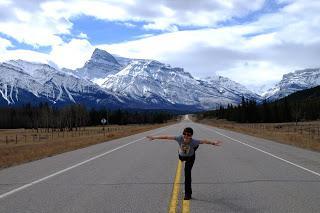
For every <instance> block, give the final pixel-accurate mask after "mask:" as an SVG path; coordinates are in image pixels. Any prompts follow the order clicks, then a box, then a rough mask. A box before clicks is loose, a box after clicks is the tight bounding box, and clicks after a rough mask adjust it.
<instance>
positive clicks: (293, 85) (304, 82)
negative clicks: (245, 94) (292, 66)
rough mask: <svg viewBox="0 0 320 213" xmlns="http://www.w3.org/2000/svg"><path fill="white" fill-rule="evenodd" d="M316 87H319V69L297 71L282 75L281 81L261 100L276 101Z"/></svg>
mask: <svg viewBox="0 0 320 213" xmlns="http://www.w3.org/2000/svg"><path fill="white" fill-rule="evenodd" d="M318 85H320V68H317V69H304V70H297V71H295V72H292V73H288V74H285V75H283V77H282V80H281V81H280V82H279V83H277V84H276V85H275V87H273V88H271V89H269V90H268V92H267V93H266V94H265V95H264V96H263V98H265V99H268V100H276V99H280V98H283V97H285V96H288V95H290V94H291V93H294V92H297V91H299V90H304V89H308V88H311V87H315V86H318Z"/></svg>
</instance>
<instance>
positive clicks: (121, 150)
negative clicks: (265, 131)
mask: <svg viewBox="0 0 320 213" xmlns="http://www.w3.org/2000/svg"><path fill="white" fill-rule="evenodd" d="M187 126H191V127H192V128H193V129H194V132H195V133H194V138H199V139H219V140H221V141H223V144H222V146H220V147H215V146H211V145H200V148H199V149H198V150H197V152H196V162H195V164H194V167H193V170H192V178H193V199H192V200H191V201H190V202H189V203H188V208H189V209H183V210H184V211H186V212H187V211H188V210H190V212H320V153H317V152H312V151H307V150H303V149H299V148H296V147H292V146H288V145H283V144H278V143H275V142H272V141H268V140H264V139H259V138H255V137H251V136H248V135H244V134H240V133H235V132H231V131H227V130H222V129H217V128H212V127H209V126H205V125H201V124H197V123H193V122H191V121H189V120H185V121H183V122H180V123H178V124H175V125H172V126H168V127H164V128H160V129H156V130H152V131H148V132H145V133H141V134H137V135H133V136H129V137H125V138H122V139H118V140H114V141H109V142H106V143H102V144H98V145H94V146H91V147H88V148H84V149H80V150H76V151H72V152H68V153H64V154H60V155H57V156H53V157H49V158H46V159H43V160H39V161H34V162H31V163H27V164H23V165H20V166H15V167H11V168H8V169H3V170H1V171H0V212H1V213H5V212H13V213H18V212H54V213H56V212H77V213H79V212H90V213H91V212H139V213H140V212H152V213H153V212H168V209H169V204H170V202H171V199H172V191H173V184H174V180H175V175H176V170H177V165H178V158H177V149H178V145H177V143H176V142H174V141H173V142H169V141H164V140H157V141H156V140H155V141H149V140H147V139H146V138H145V136H147V135H160V134H161V135H164V134H165V135H178V134H181V132H182V130H183V128H184V127H187ZM181 176H182V177H181V182H183V170H182V173H181ZM178 185H179V186H180V191H179V196H178V203H177V212H180V211H182V205H183V203H182V201H181V199H182V198H183V184H178Z"/></svg>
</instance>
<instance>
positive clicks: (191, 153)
mask: <svg viewBox="0 0 320 213" xmlns="http://www.w3.org/2000/svg"><path fill="white" fill-rule="evenodd" d="M192 135H193V129H192V128H191V127H187V128H185V129H184V130H183V133H182V135H179V136H166V135H162V136H147V138H148V139H150V140H155V139H166V140H175V141H177V142H178V144H179V151H178V153H179V159H180V160H181V161H185V166H184V177H185V181H184V191H185V196H184V200H190V199H191V195H192V188H191V181H192V179H191V169H192V167H193V164H194V161H195V157H196V155H195V151H196V150H197V149H198V147H199V145H200V144H210V145H214V146H220V145H221V143H222V142H221V141H218V140H216V141H208V140H196V139H193V138H192Z"/></svg>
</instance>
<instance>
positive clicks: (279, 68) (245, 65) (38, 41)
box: [0, 0, 320, 86]
mask: <svg viewBox="0 0 320 213" xmlns="http://www.w3.org/2000/svg"><path fill="white" fill-rule="evenodd" d="M277 2H280V3H284V4H286V6H285V7H284V8H279V9H278V11H276V12H271V13H270V12H269V13H266V14H259V12H257V11H259V9H261V8H262V7H263V5H264V4H268V1H265V0H256V1H250V4H249V3H248V1H247V0H229V1H225V0H211V1H209V0H198V1H194V0H174V1H147V0H136V1H134V0H126V1H118V0H110V1H103V0H82V1H78V0H70V1H58V0H57V1H50V0H47V1H45V0H34V1H13V0H12V1H9V0H6V1H1V2H0V32H1V33H3V34H5V35H7V36H8V37H10V38H11V37H12V38H15V39H16V40H17V41H19V42H22V43H26V44H31V45H33V46H36V47H37V46H50V47H52V51H51V53H50V54H49V55H46V54H44V55H43V54H39V55H37V54H36V53H35V52H30V51H29V53H30V55H32V57H33V56H35V57H34V58H39V60H43V59H44V58H45V59H46V60H48V59H50V60H52V61H54V62H55V63H57V64H58V65H59V66H60V67H67V68H77V67H81V66H83V64H84V62H85V61H86V60H88V59H89V58H90V55H91V53H92V51H93V49H94V47H92V45H91V44H90V41H89V38H88V36H87V35H86V33H87V32H81V33H80V34H79V35H71V30H72V27H73V24H72V20H74V19H77V17H79V16H82V15H86V16H92V17H95V18H96V19H99V20H105V21H115V22H116V23H121V24H122V25H125V26H126V27H131V28H132V30H134V28H135V27H136V26H135V24H136V22H140V23H143V26H142V27H143V29H146V30H152V29H159V30H163V31H167V33H163V34H161V35H157V36H153V35H150V34H151V33H153V32H150V33H149V32H148V33H146V34H145V35H142V36H140V37H136V38H137V39H138V40H135V41H130V42H123V43H118V44H111V45H99V47H100V48H103V49H105V50H107V51H109V52H111V53H115V54H118V55H121V56H127V57H134V58H152V59H156V60H159V61H163V62H165V63H170V64H172V65H173V66H180V67H184V68H185V69H186V71H188V72H191V73H192V74H193V75H194V76H195V77H205V76H209V75H214V74H215V73H219V74H221V75H224V76H228V77H230V78H232V79H233V80H236V81H239V82H241V83H244V84H246V85H255V86H256V85H258V84H263V82H273V81H275V80H280V78H281V76H282V74H284V73H286V72H289V71H293V70H295V69H303V68H307V67H319V66H320V62H319V57H318V56H319V52H320V37H319V35H320V28H319V27H318V25H319V23H320V16H319V15H318V14H319V13H320V1H318V0H310V1H308V2H306V1H304V0H279V1H275V2H274V3H277ZM253 11H255V12H256V16H255V17H256V19H255V20H254V21H249V20H246V19H245V17H246V15H247V14H249V13H250V12H253ZM233 18H243V19H244V20H245V22H243V23H241V24H238V25H233V26H228V27H219V26H220V25H217V23H219V22H220V23H221V22H222V21H228V20H232V19H233ZM140 23H139V24H140ZM137 26H138V25H137ZM181 27H206V29H200V30H189V31H178V30H179V28H181ZM63 34H66V35H69V36H70V37H73V38H74V39H72V40H71V41H70V42H68V43H65V42H64V41H63V40H62V39H61V35H63ZM10 45H12V44H11V43H8V40H6V39H0V50H1V49H2V50H3V51H5V52H10V54H9V55H10V56H11V57H13V55H14V54H17V55H21V56H23V57H25V55H26V53H27V52H24V51H22V52H19V51H7V50H6V49H7V48H8V47H9V46H10ZM151 50H152V51H151ZM0 53H1V52H0ZM3 56H4V54H3V53H1V59H3ZM6 57H7V56H6Z"/></svg>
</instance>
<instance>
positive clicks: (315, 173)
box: [203, 125, 320, 177]
mask: <svg viewBox="0 0 320 213" xmlns="http://www.w3.org/2000/svg"><path fill="white" fill-rule="evenodd" d="M203 126H204V125H203ZM204 127H205V128H207V129H209V130H212V131H214V132H215V133H217V134H219V135H222V136H224V137H226V138H229V139H230V140H233V141H236V142H238V143H241V144H243V145H245V146H248V147H250V148H252V149H255V150H258V151H260V152H263V153H265V154H267V155H270V156H272V157H274V158H277V159H278V160H282V161H284V162H286V163H288V164H291V165H293V166H296V167H298V168H300V169H303V170H305V171H308V172H310V173H312V174H314V175H317V176H319V177H320V174H319V173H317V172H315V171H312V170H310V169H307V168H305V167H303V166H300V165H298V164H295V163H292V162H290V161H288V160H286V159H283V158H280V157H278V156H276V155H274V154H271V153H269V152H266V151H264V150H262V149H259V148H256V147H254V146H251V145H249V144H247V143H244V142H242V141H239V140H237V139H234V138H231V137H229V136H227V135H224V134H222V133H220V132H218V131H216V130H214V129H210V128H208V127H206V126H204Z"/></svg>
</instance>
